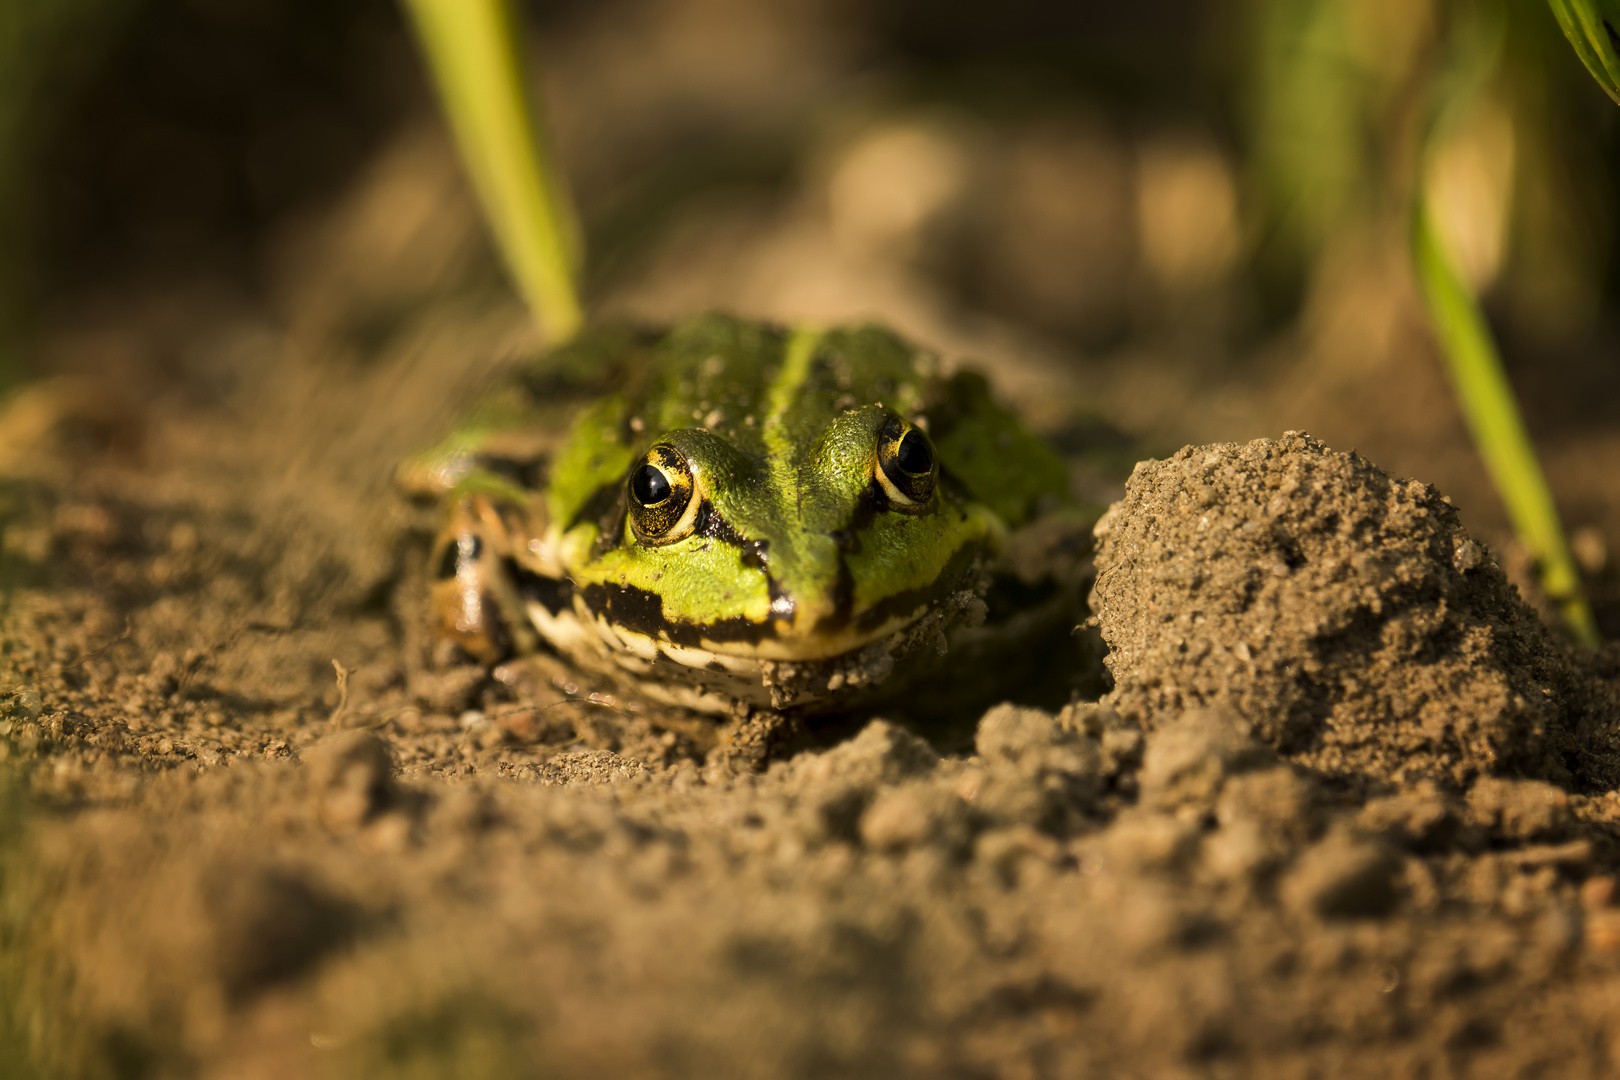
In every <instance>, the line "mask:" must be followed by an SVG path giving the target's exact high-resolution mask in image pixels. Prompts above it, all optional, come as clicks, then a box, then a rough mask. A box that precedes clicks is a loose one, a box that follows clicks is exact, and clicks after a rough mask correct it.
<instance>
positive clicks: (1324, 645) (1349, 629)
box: [1091, 432, 1620, 789]
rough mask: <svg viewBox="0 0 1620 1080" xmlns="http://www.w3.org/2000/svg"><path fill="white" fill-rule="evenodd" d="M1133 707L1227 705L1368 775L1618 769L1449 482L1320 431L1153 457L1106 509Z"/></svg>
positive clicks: (1110, 600) (1164, 709)
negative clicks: (1438, 484)
mask: <svg viewBox="0 0 1620 1080" xmlns="http://www.w3.org/2000/svg"><path fill="white" fill-rule="evenodd" d="M1097 534H1098V537H1099V541H1100V543H1099V548H1098V553H1097V567H1098V574H1097V584H1096V587H1095V590H1094V591H1093V593H1092V601H1091V602H1092V606H1093V608H1094V609H1095V610H1096V612H1097V618H1098V620H1099V622H1100V625H1101V629H1102V635H1103V638H1104V640H1105V641H1106V642H1107V643H1108V646H1109V649H1110V652H1109V655H1108V659H1107V664H1108V667H1109V670H1110V671H1111V672H1112V674H1113V676H1114V679H1115V689H1114V691H1113V692H1112V694H1111V695H1110V696H1109V698H1108V701H1109V703H1110V704H1111V705H1112V706H1113V707H1114V708H1115V709H1117V710H1119V712H1120V713H1121V715H1124V716H1126V717H1129V718H1131V719H1133V720H1136V721H1138V722H1140V723H1143V724H1146V725H1152V724H1154V723H1155V722H1156V720H1155V717H1157V716H1159V715H1161V714H1169V715H1175V714H1177V713H1179V712H1181V711H1182V710H1184V709H1188V708H1193V707H1198V706H1205V705H1218V706H1222V707H1225V708H1229V709H1231V710H1232V711H1234V712H1235V713H1236V714H1238V715H1239V716H1241V717H1243V718H1244V719H1245V720H1247V721H1248V723H1249V724H1250V725H1251V726H1252V729H1253V731H1254V732H1255V734H1256V735H1257V736H1258V737H1259V738H1261V739H1263V740H1264V741H1266V742H1267V743H1269V744H1271V745H1272V746H1274V747H1276V748H1277V749H1278V750H1279V751H1281V752H1283V753H1285V754H1287V755H1288V756H1289V757H1290V758H1292V759H1293V760H1295V761H1297V762H1299V763H1301V764H1304V765H1307V766H1309V767H1310V768H1311V769H1313V770H1315V771H1317V772H1319V773H1321V774H1323V775H1324V776H1328V777H1333V778H1337V779H1339V780H1342V781H1346V782H1349V783H1352V784H1357V785H1365V784H1368V783H1372V784H1375V785H1377V784H1386V785H1387V784H1394V783H1400V784H1411V783H1415V782H1419V781H1423V780H1433V781H1437V782H1440V783H1442V784H1444V785H1446V786H1448V787H1451V788H1454V789H1455V788H1462V787H1465V786H1467V785H1468V784H1470V783H1472V782H1473V781H1474V780H1475V779H1476V778H1478V777H1480V776H1488V775H1517V776H1525V777H1539V778H1542V779H1546V780H1550V781H1553V782H1556V783H1560V784H1566V785H1567V784H1570V783H1579V784H1581V785H1584V786H1587V787H1590V788H1597V789H1607V788H1612V787H1613V786H1614V784H1615V780H1616V779H1617V778H1620V756H1617V755H1616V752H1615V751H1616V741H1615V734H1614V732H1615V730H1616V728H1617V726H1620V709H1617V707H1616V702H1615V700H1614V696H1613V691H1612V687H1610V686H1605V685H1603V684H1602V683H1601V682H1600V681H1596V680H1593V679H1591V678H1590V677H1588V676H1587V675H1586V674H1585V673H1583V672H1582V671H1581V670H1579V669H1578V668H1577V666H1576V665H1575V664H1574V663H1572V661H1571V659H1570V657H1569V655H1568V654H1567V653H1566V651H1565V650H1564V649H1562V648H1560V647H1559V645H1558V644H1557V643H1556V642H1555V641H1554V640H1553V639H1552V637H1551V636H1550V635H1549V633H1548V632H1547V629H1546V627H1545V626H1544V625H1543V624H1542V623H1541V621H1540V620H1539V619H1538V618H1537V617H1536V614H1535V612H1534V611H1532V610H1531V609H1530V608H1529V607H1528V606H1527V605H1526V604H1525V603H1524V602H1523V601H1522V600H1521V599H1520V598H1519V595H1518V593H1517V592H1516V591H1515V589H1514V588H1513V586H1511V585H1510V584H1509V583H1508V581H1507V579H1506V578H1505V577H1504V576H1503V573H1502V570H1501V569H1500V567H1498V565H1497V563H1496V561H1495V560H1494V559H1493V558H1492V556H1491V553H1490V552H1489V551H1488V550H1487V549H1486V548H1485V546H1484V545H1483V544H1481V543H1480V542H1478V541H1476V540H1474V539H1472V538H1471V537H1470V536H1469V535H1468V532H1467V530H1465V529H1464V528H1463V526H1462V524H1461V522H1460V521H1459V520H1458V516H1457V511H1456V509H1455V508H1454V507H1453V506H1452V505H1451V503H1450V502H1449V500H1447V499H1446V498H1445V497H1444V496H1442V495H1440V494H1439V493H1438V492H1436V491H1435V490H1434V488H1432V487H1430V486H1429V485H1427V484H1423V483H1420V482H1418V481H1415V480H1412V481H1408V480H1397V479H1395V478H1393V477H1391V476H1389V475H1388V474H1386V473H1384V472H1383V471H1382V470H1380V469H1379V468H1378V467H1377V466H1375V465H1373V464H1372V463H1371V462H1369V461H1367V460H1366V459H1364V458H1362V457H1360V456H1358V455H1357V454H1355V453H1354V452H1351V453H1340V452H1337V451H1333V450H1330V449H1328V448H1327V447H1325V446H1323V445H1322V444H1321V443H1319V442H1317V441H1316V440H1314V439H1312V438H1310V437H1309V436H1307V435H1304V434H1300V433H1297V432H1290V433H1288V434H1286V435H1284V437H1283V438H1282V439H1281V440H1278V441H1272V440H1259V441H1257V442H1252V443H1249V444H1247V445H1243V446H1239V445H1236V444H1230V443H1227V444H1220V445H1215V446H1203V447H1187V448H1185V449H1183V450H1181V451H1180V452H1179V453H1177V454H1175V455H1174V456H1173V457H1171V458H1170V459H1168V460H1166V461H1147V462H1143V463H1141V464H1139V465H1138V466H1137V467H1136V471H1135V472H1134V473H1133V474H1132V476H1131V479H1130V481H1129V483H1128V484H1127V487H1126V495H1125V498H1124V499H1123V500H1122V501H1120V502H1119V503H1117V504H1115V506H1114V507H1113V508H1112V509H1111V510H1110V512H1109V513H1108V515H1107V516H1106V517H1105V518H1104V519H1103V521H1102V522H1101V523H1100V524H1099V525H1098V527H1097Z"/></svg>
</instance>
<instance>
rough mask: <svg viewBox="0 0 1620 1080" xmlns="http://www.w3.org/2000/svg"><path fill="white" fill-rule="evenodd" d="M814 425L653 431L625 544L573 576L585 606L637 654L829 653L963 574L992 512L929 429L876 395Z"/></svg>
mask: <svg viewBox="0 0 1620 1080" xmlns="http://www.w3.org/2000/svg"><path fill="white" fill-rule="evenodd" d="M815 427H818V428H819V430H815V429H814V428H809V427H807V426H806V425H804V424H799V425H797V426H793V427H789V426H788V425H786V424H781V425H778V426H774V427H773V424H772V422H771V421H767V423H766V425H764V429H763V430H762V431H761V432H760V433H759V435H760V437H758V438H740V439H736V440H733V439H730V438H727V437H726V436H725V435H724V434H721V433H719V432H715V431H711V430H708V429H704V428H684V429H675V430H671V431H666V432H664V433H662V434H660V435H658V436H657V437H656V438H655V439H654V440H653V441H652V443H651V445H650V447H648V448H647V449H646V450H645V451H644V452H642V453H641V454H640V455H639V456H637V457H636V458H634V459H633V460H632V462H631V465H630V467H629V468H628V470H626V473H625V474H624V479H623V486H622V490H623V501H622V503H620V505H621V506H622V508H623V517H622V519H621V520H619V521H616V522H615V521H612V520H608V521H604V522H603V523H602V524H603V526H605V527H606V529H607V530H608V532H607V536H612V538H613V539H617V540H618V541H619V542H618V544H617V545H616V546H613V547H611V548H609V549H607V550H602V551H600V554H598V555H597V556H596V557H595V558H594V559H591V560H590V561H589V562H588V563H586V564H585V565H584V566H583V567H581V570H580V572H579V573H577V574H576V585H577V587H578V588H579V589H580V595H581V598H582V599H583V600H584V602H585V603H586V605H587V606H588V607H589V608H590V609H591V610H592V612H593V613H594V614H595V615H596V616H597V618H598V619H599V620H602V621H604V622H606V623H607V624H608V626H609V627H610V628H611V629H612V630H613V631H614V632H615V633H617V634H618V635H619V637H620V638H621V639H622V640H623V641H624V643H625V644H626V645H628V646H629V647H631V648H633V649H636V651H640V652H646V651H648V650H649V649H653V650H656V651H657V652H660V653H662V654H663V655H665V656H668V657H670V658H673V659H677V660H681V661H683V662H688V663H690V662H694V661H701V662H702V663H704V664H710V663H715V662H719V663H723V661H724V658H726V657H748V658H760V659H769V660H789V661H791V660H821V659H827V658H830V657H834V656H838V655H841V654H844V653H847V652H850V651H852V650H855V649H859V648H862V647H863V646H865V645H867V644H869V643H871V642H873V641H876V640H878V639H880V638H883V637H885V636H887V635H889V634H892V633H894V632H896V631H897V630H900V629H902V628H904V627H905V626H907V625H909V624H911V623H912V622H914V621H916V620H917V619H919V618H921V617H922V616H924V615H925V614H927V613H928V612H929V611H930V610H931V609H933V608H935V607H937V606H938V605H940V604H943V603H946V602H948V600H949V599H950V598H951V597H952V596H954V595H958V594H960V593H961V592H962V590H964V589H966V588H969V587H970V586H971V585H972V584H973V582H974V580H975V573H976V567H977V566H978V564H979V562H980V561H981V558H982V556H983V555H984V554H985V552H986V550H987V547H988V546H989V544H990V541H991V538H992V536H993V535H994V534H995V533H996V531H997V529H998V527H999V525H998V523H997V521H996V519H995V517H994V515H993V514H991V513H989V512H988V511H987V510H985V509H984V508H983V507H981V506H978V505H977V504H975V503H973V502H971V501H970V500H968V499H966V498H965V497H963V494H962V493H961V492H960V491H958V490H956V489H955V488H954V487H953V485H952V483H951V482H950V480H949V479H948V478H947V477H945V476H942V469H941V461H940V455H939V452H938V451H937V449H936V448H935V446H934V444H933V442H932V441H931V440H930V438H929V436H928V433H927V432H926V431H924V430H923V428H922V427H920V426H919V425H918V424H916V423H915V422H913V421H912V420H910V419H908V418H906V417H904V416H902V415H900V414H899V413H897V412H895V411H894V410H891V409H889V408H886V407H884V406H883V405H880V404H870V405H866V406H864V407H858V408H850V409H847V410H845V411H843V412H840V413H837V414H835V415H832V416H830V417H825V418H824V419H823V420H822V422H820V423H819V424H817V425H815ZM615 530H616V531H615ZM593 532H594V530H593ZM607 536H592V537H591V540H590V542H591V543H592V544H593V545H595V546H596V547H597V548H598V549H600V548H602V547H604V546H606V545H605V544H604V541H605V540H606V539H607ZM579 540H580V542H584V540H585V537H584V536H583V535H582V536H580V538H579ZM571 561H574V562H575V565H576V566H579V565H580V560H571ZM711 656H712V659H711Z"/></svg>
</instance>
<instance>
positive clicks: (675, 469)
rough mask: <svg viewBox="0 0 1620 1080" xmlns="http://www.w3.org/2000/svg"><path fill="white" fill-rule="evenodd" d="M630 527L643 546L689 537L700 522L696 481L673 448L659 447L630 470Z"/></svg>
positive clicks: (677, 451)
mask: <svg viewBox="0 0 1620 1080" xmlns="http://www.w3.org/2000/svg"><path fill="white" fill-rule="evenodd" d="M627 487H628V488H629V493H630V527H631V528H632V529H634V530H635V533H636V539H638V540H640V541H641V542H642V543H644V544H668V543H671V542H673V541H675V540H679V539H681V538H682V537H684V536H687V535H688V534H690V533H691V531H692V526H693V524H694V523H695V522H696V521H697V511H698V504H699V503H701V502H702V500H701V499H699V498H698V497H697V477H696V476H695V475H694V474H693V472H692V465H691V463H690V462H688V461H687V460H686V458H685V457H684V456H683V455H682V454H681V452H680V451H679V450H677V449H675V448H674V447H673V446H666V445H664V444H663V443H660V444H658V445H657V446H655V447H653V448H652V449H651V450H649V451H647V456H646V457H644V458H642V459H641V464H640V465H637V466H636V467H635V468H634V469H631V470H630V479H629V481H628V484H627Z"/></svg>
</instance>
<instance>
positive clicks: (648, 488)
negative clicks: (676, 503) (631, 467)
mask: <svg viewBox="0 0 1620 1080" xmlns="http://www.w3.org/2000/svg"><path fill="white" fill-rule="evenodd" d="M630 494H632V495H634V496H635V497H636V501H637V502H638V503H640V504H641V505H642V506H657V505H658V504H659V503H661V502H663V501H664V500H665V499H667V498H669V477H667V476H665V475H664V471H663V470H662V469H660V468H659V467H658V466H656V465H643V466H642V467H641V468H639V469H637V470H636V475H634V476H632V477H631V478H630Z"/></svg>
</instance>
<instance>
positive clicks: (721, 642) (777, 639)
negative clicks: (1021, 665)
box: [530, 578, 984, 712]
mask: <svg viewBox="0 0 1620 1080" xmlns="http://www.w3.org/2000/svg"><path fill="white" fill-rule="evenodd" d="M976 580H977V579H976V578H974V579H970V581H976ZM626 592H627V590H623V589H622V587H621V589H620V591H619V592H617V593H615V592H612V591H608V592H606V593H593V594H587V590H585V589H581V590H578V591H576V592H575V593H574V596H573V606H572V608H571V609H557V610H554V609H552V608H551V607H548V606H546V605H533V606H531V609H530V614H531V617H532V618H533V619H534V622H535V625H536V628H537V629H539V630H540V632H541V633H542V635H544V636H545V637H546V638H548V639H549V640H551V642H552V643H553V644H554V645H558V646H562V647H564V648H565V649H566V651H569V652H573V653H575V654H576V655H577V654H578V653H579V651H580V650H579V648H578V646H580V645H581V644H588V645H591V646H594V649H595V651H596V652H597V654H598V655H601V656H604V658H607V659H610V660H611V662H612V663H613V664H615V665H616V666H618V667H619V668H622V669H624V670H626V671H628V672H629V673H631V674H632V675H634V676H636V677H637V679H638V680H641V681H642V684H643V687H644V689H647V690H649V691H650V692H651V693H652V695H653V696H654V697H659V698H663V699H666V700H668V701H669V702H670V703H671V704H675V705H680V706H682V707H685V708H691V709H696V710H699V711H705V712H725V711H727V710H728V709H729V708H730V703H731V702H732V701H734V700H742V701H747V702H750V703H752V704H757V705H768V706H769V707H771V708H787V707H790V706H791V707H800V706H806V705H812V704H815V703H816V702H820V701H824V700H825V699H828V698H832V697H837V698H838V699H839V700H844V699H845V698H847V697H848V696H849V695H850V694H851V693H852V692H861V691H863V690H869V689H872V688H875V687H878V686H879V685H881V684H883V683H884V682H886V681H887V680H888V678H889V676H890V674H891V672H893V671H894V669H895V667H896V664H897V663H899V662H900V661H902V660H905V659H906V658H908V657H910V656H912V655H913V654H918V653H922V654H932V655H939V654H943V653H944V652H945V649H946V639H945V631H946V630H947V629H949V628H950V627H952V626H953V625H954V624H957V623H959V622H967V623H969V624H973V623H977V622H979V621H982V619H983V614H984V602H983V601H982V600H981V599H980V598H979V596H978V593H977V592H976V591H975V590H974V589H973V588H971V587H961V584H960V583H958V587H957V588H956V589H955V590H954V591H953V592H949V593H944V594H940V593H939V592H938V591H937V590H930V593H929V595H926V596H922V595H918V596H897V597H895V598H894V602H893V603H892V604H891V605H889V606H888V607H887V608H874V609H873V610H872V611H871V612H869V613H865V617H864V618H859V617H857V618H852V619H849V620H847V625H845V626H843V627H841V628H837V629H836V630H835V631H833V632H826V633H820V634H799V635H795V634H793V633H792V632H791V624H790V623H788V621H787V620H786V619H773V622H774V623H776V624H777V625H776V626H775V628H774V632H772V628H770V627H767V626H764V625H762V624H755V625H754V628H753V631H752V632H750V631H749V628H748V627H744V626H742V625H740V624H739V622H738V621H737V620H728V621H727V622H726V623H725V624H710V625H707V626H697V625H695V624H691V623H670V622H668V621H665V620H662V619H661V618H660V621H659V622H658V623H651V622H649V621H647V620H648V617H649V616H650V613H651V611H652V610H654V604H655V602H656V600H657V598H656V597H647V596H640V597H637V596H633V595H631V596H627V595H626ZM587 597H588V598H587ZM592 601H594V602H595V603H594V604H593V603H592ZM612 601H617V603H611V604H610V602H612ZM598 604H599V605H601V606H600V607H597V606H596V605H598ZM631 604H638V605H641V607H640V608H639V609H638V608H635V607H631V606H629V605H631ZM784 607H785V605H784ZM637 611H639V613H640V615H641V616H642V619H641V621H640V622H639V624H633V623H629V622H627V621H625V617H626V616H627V615H628V614H630V613H632V612H637ZM614 620H619V621H614ZM784 631H786V632H784ZM582 639H583V640H582ZM717 639H718V640H717Z"/></svg>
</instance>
